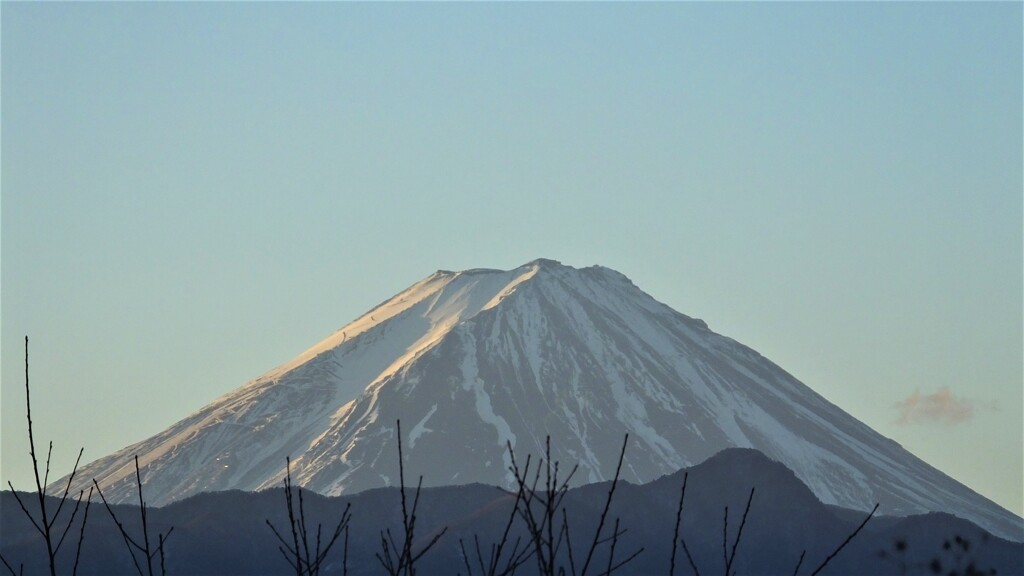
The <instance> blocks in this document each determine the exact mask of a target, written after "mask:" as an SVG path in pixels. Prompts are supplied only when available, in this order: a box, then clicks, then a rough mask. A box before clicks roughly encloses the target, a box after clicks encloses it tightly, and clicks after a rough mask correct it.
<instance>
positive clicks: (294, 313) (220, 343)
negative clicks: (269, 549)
mask: <svg viewBox="0 0 1024 576" xmlns="http://www.w3.org/2000/svg"><path fill="white" fill-rule="evenodd" d="M0 19H2V92H0V96H2V206H0V210H2V238H0V240H2V278H0V280H2V302H0V304H2V309H0V313H2V396H0V400H2V432H3V434H2V436H3V441H2V448H3V452H2V460H0V463H2V479H3V480H4V481H6V480H12V481H13V482H14V483H15V485H16V486H18V487H20V488H28V487H29V486H30V479H29V478H30V476H29V474H28V466H27V463H28V458H27V456H26V455H25V453H24V450H25V445H26V440H25V438H24V433H23V426H24V420H23V406H22V402H23V401H24V394H23V391H22V386H23V382H24V381H23V368H22V367H23V364H22V360H23V358H22V343H21V338H22V337H23V336H24V335H25V334H28V335H30V336H31V337H32V339H33V340H32V342H33V343H32V357H33V362H32V375H33V383H34V385H33V394H34V396H33V397H34V399H35V404H36V405H35V408H36V410H35V412H34V416H35V420H36V424H37V426H38V428H37V437H38V438H41V439H42V438H45V439H53V440H55V442H56V445H57V446H56V461H57V462H58V464H60V465H62V468H60V471H61V472H64V471H67V470H66V468H67V467H69V466H70V463H71V461H72V460H73V456H74V453H75V452H76V451H77V448H78V447H80V446H85V448H86V456H85V458H86V459H87V460H91V459H94V458H98V457H100V456H103V455H105V454H107V453H109V452H111V451H113V450H115V449H118V448H121V447H123V446H125V445H127V444H129V443H131V442H135V441H137V440H140V439H142V438H144V437H146V436H149V435H150V434H153V433H156V432H158V431H160V430H162V429H163V428H165V427H167V426H168V425H170V424H172V423H173V422H175V421H176V420H178V419H180V418H182V417H184V416H185V415H187V414H189V413H191V412H192V411H194V410H196V409H198V408H200V407H201V406H202V405H204V404H205V403H207V402H208V401H210V400H212V399H213V398H215V397H217V396H219V395H221V394H223V393H225V392H227V391H229V390H231V389H233V388H235V387H236V386H238V385H241V384H242V383H244V382H245V381H247V380H249V379H251V378H253V377H255V376H258V375H259V374H261V373H262V372H264V371H266V370H268V369H270V368H273V367H274V366H275V365H277V364H279V363H281V362H284V361H287V360H289V359H290V358H291V357H293V356H294V355H296V354H298V353H299V352H301V351H302V350H303V349H305V348H306V347H308V346H310V345H312V344H314V343H315V342H317V341H319V340H320V339H321V338H323V337H325V336H327V335H328V334H329V333H331V332H332V331H333V330H335V329H337V328H339V327H340V326H342V325H343V324H345V323H347V322H348V321H350V320H352V319H354V318H355V317H356V316H358V315H359V314H361V313H362V312H364V311H366V310H367V309H369V308H370V307H371V306H373V305H375V304H377V303H378V302H380V301H381V300H384V299H385V298H388V297H390V296H391V295H392V294H394V293H396V292H398V291H399V290H401V289H403V288H405V287H406V286H407V285H409V284H411V283H413V282H415V281H416V280H418V279H420V278H421V277H423V276H425V275H427V274H429V273H431V272H433V271H434V270H436V269H439V268H446V269H462V268H472V267H493V268H511V267H514V266H517V265H519V264H522V263H524V262H526V261H529V260H532V259H534V258H537V257H541V256H544V257H549V258H555V259H558V260H561V261H562V262H564V263H566V264H571V265H575V266H586V265H591V264H602V265H605V266H609V267H612V268H615V269H617V270H619V271H621V272H623V273H624V274H626V275H627V276H629V277H630V278H631V279H632V280H633V281H634V282H635V283H636V284H637V285H638V286H640V287H641V288H643V289H644V290H645V291H647V292H648V293H650V294H651V295H653V296H654V297H655V298H658V299H659V300H661V301H663V302H666V303H668V304H669V305H671V306H673V307H674V308H676V309H678V310H679V311H681V312H683V313H685V314H688V315H691V316H697V317H700V318H703V319H705V320H706V321H707V322H708V323H709V324H710V326H711V327H712V329H714V330H716V331H718V332H720V333H723V334H726V335H728V336H731V337H733V338H735V339H737V340H739V341H741V342H743V343H745V344H747V345H749V346H751V347H753V348H754V349H756V350H758V351H759V352H761V353H762V354H764V355H765V356H767V357H768V358H770V359H772V360H774V361H775V362H776V363H778V364H779V365H781V366H782V367H783V368H785V369H786V370H788V371H789V372H791V373H793V374H794V375H795V376H796V377H798V378H800V379H801V380H802V381H803V382H805V383H806V384H808V385H809V386H811V387H812V388H814V389H815V390H817V391H818V392H820V393H821V394H823V395H824V396H825V397H826V398H828V399H830V400H831V401H833V402H835V403H836V404H838V405H839V406H841V407H843V408H844V409H846V410H847V411H849V412H850V413H852V414H853V415H854V416H856V417H857V418H859V419H861V420H863V421H864V422H866V423H867V424H869V425H871V426H872V427H874V428H876V429H877V430H879V431H880V432H882V433H883V434H885V435H886V436H889V437H891V438H894V439H895V440H897V441H898V442H900V443H902V444H903V445H904V446H906V447H907V448H909V449H910V450H911V451H913V452H915V453H916V454H918V455H920V456H921V457H923V458H924V459H925V460H927V461H929V462H931V463H932V464H934V465H936V466H938V467H939V468H940V469H942V470H944V471H945V472H947V473H948V474H950V475H951V476H953V477H955V478H957V479H958V480H960V481H962V482H964V483H966V484H967V485H969V486H971V487H973V488H974V489H976V490H977V491H979V492H981V493H982V494H984V495H986V496H988V497H990V498H992V499H993V500H995V501H996V502H999V503H1000V504H1002V505H1003V506H1006V507H1008V508H1009V509H1011V510H1013V511H1015V512H1016V513H1018V514H1020V513H1021V512H1022V510H1024V503H1022V486H1024V478H1022V467H1024V464H1022V452H1024V447H1022V436H1024V430H1022V404H1024V400H1022V387H1024V384H1022V349H1024V342H1022V168H1021V166H1022V158H1024V150H1022V112H1021V110H1022V73H1021V70H1022V62H1021V54H1022V51H1024V50H1022V41H1021V37H1022V32H1021V21H1022V5H1021V4H1020V3H1001V4H1000V3H937V4H931V3H928V4H925V3H865V4H852V3H850V4H846V3H828V4H809V3H796V4H774V3H764V4H690V3H684V4H665V3H659V4H632V3H630V4H574V3H573V4H530V5H523V4H246V3H239V4H235V3H229V4H223V3H218V4H191V3H188V4H181V3H168V4H149V3H146V4H121V3H118V4H14V3H3V4H2V7H0ZM943 388H945V389H947V390H948V391H949V392H950V393H951V394H952V395H953V397H954V398H956V399H961V400H963V401H964V402H968V403H970V404H971V405H972V406H973V407H974V412H973V415H974V417H973V418H971V419H969V420H967V421H965V422H961V423H958V424H948V423H947V424H941V423H927V422H926V423H916V424H906V425H901V424H899V423H898V422H897V420H898V419H899V417H900V412H899V410H898V409H897V406H896V404H897V402H900V401H901V400H904V399H905V398H908V397H910V396H911V395H912V394H913V393H914V392H915V391H916V392H918V393H919V394H920V395H921V396H926V395H930V394H934V393H936V392H938V391H940V390H941V389H943Z"/></svg>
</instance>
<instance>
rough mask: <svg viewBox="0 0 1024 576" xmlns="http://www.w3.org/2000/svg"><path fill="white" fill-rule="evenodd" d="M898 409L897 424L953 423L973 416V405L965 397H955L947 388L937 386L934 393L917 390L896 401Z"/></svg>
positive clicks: (958, 422) (964, 420)
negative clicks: (937, 388)
mask: <svg viewBox="0 0 1024 576" xmlns="http://www.w3.org/2000/svg"><path fill="white" fill-rule="evenodd" d="M896 408H897V409H898V410H899V411H900V417H899V419H898V420H897V421H896V422H897V423H898V424H946V425H955V424H960V423H961V422H966V421H967V420H970V419H971V418H973V417H974V413H975V405H974V403H973V402H971V401H969V400H967V399H966V398H957V397H956V396H954V395H953V394H952V393H951V392H950V391H949V388H946V387H942V388H939V390H938V391H937V392H935V393H934V394H925V395H922V394H921V393H920V392H918V391H916V390H915V391H914V393H913V394H911V395H910V396H908V397H907V398H905V399H903V400H900V401H899V402H897V403H896Z"/></svg>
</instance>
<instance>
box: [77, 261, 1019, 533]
mask: <svg viewBox="0 0 1024 576" xmlns="http://www.w3.org/2000/svg"><path fill="white" fill-rule="evenodd" d="M399 418H400V419H401V420H402V423H403V426H402V433H403V435H404V437H403V443H404V446H405V453H406V462H405V466H406V469H407V470H411V471H413V473H414V474H416V475H419V474H422V475H423V478H424V482H425V484H428V485H446V484H465V483H471V482H481V483H487V484H496V485H503V486H510V484H511V481H512V479H511V477H510V473H509V472H508V466H509V456H508V454H507V451H506V442H510V443H511V444H512V446H513V447H514V449H515V451H516V452H517V454H519V455H520V456H521V457H525V455H526V454H529V453H533V454H539V453H541V452H542V451H543V443H544V439H545V437H546V436H548V435H550V436H551V438H552V451H553V454H552V456H553V458H554V459H557V460H559V461H560V462H562V463H563V464H567V465H571V464H576V463H578V464H579V470H578V471H577V474H576V476H575V479H576V481H577V483H588V482H595V481H600V480H605V479H608V478H610V477H611V476H612V475H613V474H614V467H615V464H616V460H617V457H618V450H619V448H620V447H621V443H622V438H623V435H624V434H626V433H628V434H629V435H630V446H629V448H628V451H627V453H626V461H625V464H624V466H623V478H625V479H626V480H630V481H635V482H646V481H650V480H653V479H655V478H657V477H659V476H662V475H664V474H668V473H671V472H675V471H677V470H679V469H680V468H681V467H684V466H690V465H693V464H696V463H699V462H701V461H703V460H705V459H707V458H708V457H710V456H712V455H713V454H715V453H717V452H719V451H720V450H723V449H725V448H730V447H745V448H755V449H757V450H760V451H761V452H763V453H764V454H766V455H767V456H768V457H770V458H772V459H774V460H777V461H779V462H781V463H783V464H785V465H786V466H787V467H789V468H790V469H791V470H793V472H794V473H795V474H796V475H797V476H798V477H799V478H800V479H801V480H803V481H804V482H805V483H806V484H807V485H808V486H809V487H810V488H811V490H813V491H814V493H815V494H816V495H817V496H818V498H820V499H821V500H822V501H823V502H825V503H826V504H836V505H840V506H845V507H850V508H859V509H864V510H867V509H870V508H871V506H872V505H873V504H874V503H875V502H880V503H881V510H882V511H883V513H887V514H894V515H907V514H913V513H922V512H926V511H945V512H950V513H953V514H956V515H958V516H961V517H963V518H967V519H969V520H972V521H974V522H976V523H977V524H979V525H981V526H983V527H985V528H986V529H988V530H990V531H992V532H993V533H994V534H997V535H1001V536H1004V537H1010V538H1013V539H1015V540H1021V539H1022V528H1021V520H1020V518H1017V517H1016V516H1015V515H1013V514H1011V513H1010V512H1008V511H1006V510H1004V509H1002V508H1000V507H999V506H998V505H996V504H994V503H992V502H991V501H989V500H987V499H985V498H984V497H982V496H980V495H978V494H977V493H975V492H973V491H971V490H970V489H969V488H967V487H965V486H963V485H962V484H960V483H958V482H956V481H955V480H953V479H951V478H949V477H948V476H946V475H945V474H943V473H942V472H940V471H938V470H936V469H935V468H933V467H931V466H929V465H928V464H926V463H925V462H923V461H921V460H920V459H918V458H916V457H915V456H914V455H913V454H911V453H909V452H907V451H906V450H904V449H903V448H902V447H900V446H899V445H898V444H897V443H895V442H893V441H892V440H889V439H887V438H885V437H883V436H881V435H880V434H878V433H877V432H875V431H873V430H872V429H870V428H868V427H867V426H866V425H864V424H862V423H861V422H859V421H858V420H856V419H855V418H853V417H852V416H850V415H849V414H847V413H845V412H843V411H842V410H841V409H839V408H838V407H836V406H834V405H833V404H831V403H829V402H828V401H827V400H825V399H824V398H822V397H821V396H820V395H818V394H817V393H815V392H814V391H813V390H811V389H810V388H808V387H807V386H805V385H804V384H802V383H801V382H799V381H798V380H796V379H795V378H794V377H793V376H791V375H789V374H788V373H786V372H785V371H784V370H782V369H781V368H779V367H778V366H776V365H775V364H773V363H772V362H770V361H769V360H767V359H766V358H764V357H762V356H761V355H760V354H758V353H757V352H755V351H753V350H751V349H750V348H747V347H746V346H743V345H742V344H739V343H737V342H735V341H734V340H731V339H729V338H727V337H724V336H721V335H719V334H716V333H714V332H712V331H711V330H710V329H708V327H707V325H706V324H705V323H704V322H703V321H701V320H697V319H694V318H690V317H688V316H685V315H683V314H680V313H678V312H676V311H674V310H672V309H671V308H669V307H668V306H666V305H664V304H662V303H660V302H658V301H657V300H655V299H654V298H652V297H650V296H649V295H647V294H646V293H645V292H643V291H641V290H640V289H639V288H637V287H636V286H635V285H633V283H632V282H631V281H630V280H629V279H628V278H626V277H625V276H623V275H622V274H620V273H618V272H616V271H614V270H611V269H608V268H603V267H600V266H593V267H589V268H580V269H577V268H572V267H569V266H563V265H562V264H560V263H558V262H555V261H552V260H543V259H542V260H535V261H533V262H530V263H528V264H524V265H523V266H520V267H518V268H515V269H513V270H508V271H502V270H489V269H474V270H466V271H463V272H450V271H445V270H439V271H437V272H435V273H434V274H431V275H430V276H428V277H426V278H424V279H423V280H420V281H419V282H417V283H415V284H413V285H412V286H410V287H409V288H407V289H406V290H404V291H402V292H400V293H399V294H397V295H396V296H394V297H393V298H391V299H390V300H387V301H386V302H384V303H383V304H381V305H379V306H377V307H376V308H374V309H373V310H370V311H369V312H367V313H366V314H364V315H363V316H361V317H359V318H357V319H356V320H355V321H353V322H352V323H350V324H348V325H347V326H345V327H343V328H342V329H341V330H339V331H337V332H336V333H334V334H332V335H331V336H329V337H328V338H326V339H325V340H323V341H322V342H320V343H319V344H317V345H315V346H313V347H312V348H310V349H309V350H307V351H305V352H304V353H302V354H300V355H299V356H298V357H297V358H295V359H294V360H292V361H291V362H288V363H286V364H284V365H282V366H280V367H278V368H276V369H274V370H271V371H270V372H268V373H267V374H265V375H263V376H261V377H259V378H257V379H255V380H253V381H251V382H249V383H247V384H245V385H243V386H242V387H240V388H238V389H236V390H234V391H232V392H230V393H228V394H226V395H224V396H222V397H221V398H218V399H217V400H215V401H213V402H212V403H211V404H209V405H208V406H206V407H204V408H202V409H201V410H199V411H198V412H196V413H194V414H192V415H191V416H189V417H187V418H185V419H184V420H182V421H180V422H178V423H177V424H175V425H173V426H171V427H170V428H168V429H167V430H165V431H164V432H162V433H160V434H157V435H156V436H153V437H152V438H149V439H147V440H144V441H142V442H139V443H137V444H133V445H131V446H128V447H127V448H125V449H123V450H121V451H119V452H117V453H115V454H112V455H110V456H107V457H105V458H101V459H99V460H97V461H95V462H93V463H91V464H89V465H88V466H86V467H85V468H83V469H82V470H81V471H80V473H79V476H78V478H81V479H82V482H87V481H88V480H91V479H92V478H96V479H97V480H98V481H99V483H100V485H101V486H102V487H103V488H104V493H105V494H107V495H108V498H109V497H113V499H114V500H117V501H129V500H131V498H132V496H133V495H134V470H133V469H132V467H131V466H130V465H129V463H130V461H131V458H132V457H133V456H134V455H138V457H139V462H140V465H141V466H142V467H143V475H144V479H145V482H146V493H147V495H148V497H149V499H150V500H152V502H153V503H154V504H163V503H167V502H170V501H173V500H177V499H181V498H184V497H186V496H190V495H192V494H196V493H198V492H205V491H213V490H228V489H242V490H260V489H265V488H272V487H277V486H279V485H280V481H281V479H282V477H283V474H284V462H285V458H286V457H291V459H292V476H293V479H294V481H295V482H296V484H299V485H302V486H304V487H306V488H308V489H311V490H315V491H317V492H321V493H324V494H340V493H343V492H346V493H351V492H355V491H359V490H364V489H367V488H372V487H378V486H383V485H389V484H396V483H397V479H398V470H397V468H398V466H397V463H396V447H395V445H396V442H395V433H396V430H395V421H396V420H397V419H399Z"/></svg>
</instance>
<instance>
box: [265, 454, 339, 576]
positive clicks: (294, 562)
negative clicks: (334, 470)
mask: <svg viewBox="0 0 1024 576" xmlns="http://www.w3.org/2000/svg"><path fill="white" fill-rule="evenodd" d="M292 490H293V486H292V461H291V458H286V459H285V478H284V499H285V506H286V508H287V510H288V527H289V529H290V530H291V533H292V539H291V540H292V541H291V543H290V544H289V543H288V541H287V540H285V539H284V537H283V536H281V533H280V532H278V531H277V528H275V527H274V525H273V524H271V523H270V520H269V519H267V520H266V523H267V526H269V527H270V530H271V531H272V532H273V533H274V536H276V537H277V540H278V542H280V543H281V545H280V546H278V550H280V551H281V555H282V556H284V559H285V561H286V562H288V565H289V566H291V567H292V569H293V570H295V574H296V576H316V575H317V574H319V573H320V568H321V566H322V565H323V562H324V560H325V559H326V558H327V554H328V553H329V552H330V551H331V547H333V546H334V543H335V542H337V540H338V537H340V536H341V533H342V531H344V532H345V551H344V559H343V560H342V566H343V570H344V572H345V573H348V528H349V522H350V521H351V519H352V513H351V508H352V504H351V503H348V504H346V505H345V510H344V511H342V513H341V518H340V519H339V520H338V524H337V525H336V526H335V527H334V530H333V531H332V532H331V535H330V537H329V538H328V539H327V540H326V544H323V541H322V538H321V528H322V525H320V524H317V526H316V544H315V547H314V549H313V553H310V548H309V546H310V542H309V540H310V539H309V529H308V527H307V524H306V506H305V501H304V499H303V496H302V488H295V491H296V492H298V495H299V498H298V499H299V506H298V509H299V515H298V518H296V516H295V498H294V496H293V495H292Z"/></svg>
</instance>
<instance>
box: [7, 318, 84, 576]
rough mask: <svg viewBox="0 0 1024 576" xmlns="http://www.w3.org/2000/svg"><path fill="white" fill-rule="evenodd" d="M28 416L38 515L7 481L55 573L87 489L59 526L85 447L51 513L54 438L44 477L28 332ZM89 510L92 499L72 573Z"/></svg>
mask: <svg viewBox="0 0 1024 576" xmlns="http://www.w3.org/2000/svg"><path fill="white" fill-rule="evenodd" d="M25 419H26V420H27V421H28V447H29V457H31V458H32V472H33V475H34V477H35V483H36V493H35V495H36V498H37V500H38V502H39V518H38V519H37V518H36V517H35V515H33V514H32V513H31V512H29V510H28V507H27V506H26V505H25V502H23V501H22V499H21V496H19V495H18V492H17V491H16V490H15V489H14V485H12V484H11V483H10V482H8V483H7V486H9V487H10V489H11V493H12V494H14V499H15V500H16V501H17V502H18V506H19V507H20V508H21V511H22V512H23V513H24V514H25V516H26V517H27V518H28V519H29V521H30V522H31V523H32V527H33V528H35V529H36V531H37V532H39V535H40V536H42V538H43V542H44V543H45V544H46V559H47V563H48V567H49V570H50V576H56V575H57V572H58V570H57V553H58V552H59V551H60V547H61V544H63V543H64V539H65V537H66V536H67V535H68V532H69V531H70V530H71V526H72V525H73V524H74V522H75V518H76V517H77V516H78V511H79V509H80V507H81V503H82V497H83V495H84V494H85V492H84V491H83V492H79V494H78V497H77V498H75V499H74V500H75V507H74V510H73V511H72V512H71V515H70V517H68V518H67V524H65V525H64V528H63V530H58V529H56V524H57V521H58V519H59V518H60V515H61V511H62V510H63V509H64V504H65V503H66V502H67V501H68V493H69V492H70V489H71V482H72V481H73V480H74V478H75V474H76V473H77V472H78V465H79V463H80V462H81V460H82V453H83V452H84V451H85V449H84V448H83V449H81V450H79V451H78V458H77V459H75V465H74V467H73V468H72V470H71V475H70V476H68V481H67V485H66V486H65V487H64V493H63V494H61V496H60V497H59V498H58V501H57V509H56V510H55V511H53V512H52V514H51V513H50V511H49V510H47V497H46V486H47V484H48V483H49V481H50V461H51V458H52V456H53V442H49V443H48V447H47V450H46V466H45V468H44V469H43V476H42V479H40V476H39V459H38V458H37V457H36V440H35V431H34V430H33V425H32V392H31V389H30V386H29V364H28V336H26V337H25ZM89 496H90V499H91V497H92V491H91V490H90V491H89ZM88 510H89V501H86V505H85V511H86V513H85V514H83V517H82V527H81V530H80V531H79V536H78V553H76V555H75V564H74V568H72V574H75V573H76V572H77V570H78V558H79V554H80V553H81V549H82V540H83V539H84V538H85V522H86V521H87V516H88ZM58 534H59V538H58ZM2 560H3V564H4V566H5V567H6V568H7V569H8V570H9V571H10V572H11V574H16V573H15V571H14V568H13V567H12V566H11V565H10V564H9V563H8V562H7V560H6V559H2ZM20 571H21V572H23V571H24V566H23V565H22V566H20Z"/></svg>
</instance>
